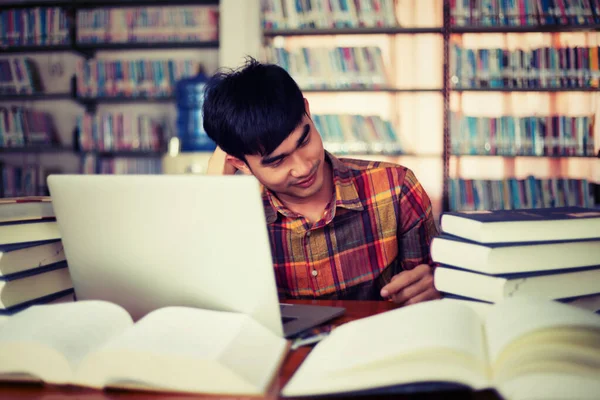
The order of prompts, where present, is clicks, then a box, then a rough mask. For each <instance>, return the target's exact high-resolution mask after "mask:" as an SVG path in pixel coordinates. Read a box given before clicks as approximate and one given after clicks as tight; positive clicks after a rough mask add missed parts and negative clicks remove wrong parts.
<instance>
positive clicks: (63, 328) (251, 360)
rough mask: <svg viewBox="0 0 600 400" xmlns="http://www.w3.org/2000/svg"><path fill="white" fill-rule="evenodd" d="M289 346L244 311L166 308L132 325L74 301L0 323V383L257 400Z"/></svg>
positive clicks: (104, 307)
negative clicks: (0, 357) (120, 389)
mask: <svg viewBox="0 0 600 400" xmlns="http://www.w3.org/2000/svg"><path fill="white" fill-rule="evenodd" d="M36 327H38V328H41V327H43V328H44V329H36ZM82 332H88V333H90V334H86V335H82ZM92 332H93V334H91V333H92ZM64 343H69V346H68V348H67V347H65V345H64ZM288 347H289V346H288V342H287V341H286V340H285V339H283V338H281V337H279V336H277V335H275V334H274V333H272V332H271V331H270V330H269V329H267V328H265V327H264V326H263V325H261V324H260V323H258V322H257V321H255V320H253V319H252V318H251V317H250V316H248V315H246V314H239V313H232V312H221V311H212V310H204V309H199V308H188V307H165V308H161V309H158V310H156V311H153V312H151V313H149V314H147V315H146V316H144V317H143V318H141V319H140V320H139V321H137V322H135V323H134V321H133V320H132V318H131V316H130V315H129V314H128V313H127V312H126V311H125V310H124V309H123V308H121V307H120V306H117V305H115V304H113V303H108V302H104V301H94V300H87V301H76V302H74V303H69V304H53V305H43V306H34V307H30V308H28V309H27V310H24V311H22V312H20V313H18V314H17V315H15V316H13V317H10V318H8V319H7V320H6V321H4V323H3V324H2V329H1V330H0V353H1V354H2V363H0V380H9V381H10V380H18V381H23V380H25V381H27V380H30V381H42V382H45V383H48V384H55V385H77V386H84V387H91V388H97V389H102V388H126V389H142V390H147V391H169V392H197V393H198V392H201V393H211V394H220V395H224V394H232V395H233V394H236V395H264V394H265V393H266V392H267V390H268V388H269V386H270V384H271V381H272V380H273V378H274V376H275V374H276V372H277V370H278V367H279V365H280V364H281V363H282V361H283V358H284V356H285V355H286V353H287V350H288ZM165 371H168V373H165Z"/></svg>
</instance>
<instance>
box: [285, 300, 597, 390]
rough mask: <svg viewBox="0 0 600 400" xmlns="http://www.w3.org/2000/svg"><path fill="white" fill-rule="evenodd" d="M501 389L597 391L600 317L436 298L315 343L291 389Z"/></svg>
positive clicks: (533, 305)
mask: <svg viewBox="0 0 600 400" xmlns="http://www.w3.org/2000/svg"><path fill="white" fill-rule="evenodd" d="M425 382H436V383H443V382H446V383H456V384H458V385H464V386H468V387H470V388H473V389H485V388H494V389H496V390H497V391H498V392H499V393H500V394H501V395H502V396H503V397H505V398H506V399H511V400H512V399H528V398H530V399H554V398H560V399H575V398H576V399H583V398H597V396H598V393H600V316H598V315H596V314H594V313H592V312H589V311H587V310H582V309H579V308H575V307H572V306H569V305H565V304H561V303H558V302H553V301H550V300H541V299H537V298H536V299H534V298H527V297H518V298H512V299H508V300H506V301H504V302H502V303H498V304H496V305H493V306H491V308H490V310H489V311H488V312H487V313H486V315H485V317H484V316H483V314H478V313H477V312H475V311H474V310H473V309H471V308H470V307H469V306H467V305H464V304H460V303H457V302H453V301H448V300H437V301H430V302H425V303H420V304H416V305H413V306H409V307H406V308H400V309H397V310H393V311H388V312H386V313H383V314H379V315H375V316H373V317H368V318H365V319H361V320H357V321H353V322H349V323H347V324H344V325H342V326H340V327H338V328H337V329H335V330H333V332H332V333H331V334H330V335H329V336H328V337H327V338H325V339H324V340H322V341H321V342H320V343H319V344H317V345H316V346H315V348H314V349H313V350H312V352H311V353H310V354H309V355H308V357H307V359H306V360H305V361H304V363H303V364H302V365H301V366H300V368H299V369H298V371H296V373H295V374H294V376H293V377H292V379H291V380H290V381H289V382H288V384H287V385H286V386H285V387H284V389H283V392H282V394H283V395H284V396H307V395H323V394H334V393H348V392H357V391H364V390H368V389H381V388H386V387H388V388H391V387H394V386H400V385H404V384H407V385H408V384H414V383H425Z"/></svg>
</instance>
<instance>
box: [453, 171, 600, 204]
mask: <svg viewBox="0 0 600 400" xmlns="http://www.w3.org/2000/svg"><path fill="white" fill-rule="evenodd" d="M590 186H591V184H590V182H588V180H587V179H569V178H550V179H539V178H536V177H534V176H528V177H527V178H525V179H517V178H514V177H511V178H505V179H502V180H483V179H463V178H450V180H449V181H448V192H449V200H450V210H451V211H476V210H477V211H478V210H481V211H485V210H511V209H527V208H552V207H565V206H579V207H592V206H593V204H594V196H593V189H591V188H590Z"/></svg>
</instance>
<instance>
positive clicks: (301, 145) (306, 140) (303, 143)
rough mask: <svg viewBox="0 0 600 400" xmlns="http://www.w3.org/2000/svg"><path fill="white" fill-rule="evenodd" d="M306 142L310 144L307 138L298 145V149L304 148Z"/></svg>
mask: <svg viewBox="0 0 600 400" xmlns="http://www.w3.org/2000/svg"><path fill="white" fill-rule="evenodd" d="M308 142H310V138H309V137H308V136H307V137H306V139H304V141H303V142H302V143H300V146H299V147H304V146H306V145H307V144H308Z"/></svg>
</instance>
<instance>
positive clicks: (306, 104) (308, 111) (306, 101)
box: [304, 97, 311, 118]
mask: <svg viewBox="0 0 600 400" xmlns="http://www.w3.org/2000/svg"><path fill="white" fill-rule="evenodd" d="M304 112H305V113H306V115H308V118H311V116H310V106H309V105H308V100H307V99H306V97H305V98H304Z"/></svg>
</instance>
